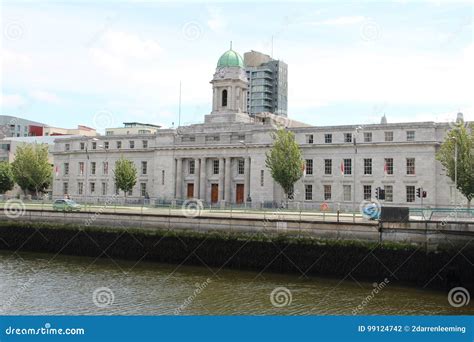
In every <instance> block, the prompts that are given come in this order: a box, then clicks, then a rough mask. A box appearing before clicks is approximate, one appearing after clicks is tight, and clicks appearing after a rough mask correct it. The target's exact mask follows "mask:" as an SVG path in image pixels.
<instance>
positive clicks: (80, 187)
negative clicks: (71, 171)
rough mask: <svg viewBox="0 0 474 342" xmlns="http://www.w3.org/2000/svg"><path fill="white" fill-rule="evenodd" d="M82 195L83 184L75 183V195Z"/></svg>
mask: <svg viewBox="0 0 474 342" xmlns="http://www.w3.org/2000/svg"><path fill="white" fill-rule="evenodd" d="M83 193H84V183H82V182H79V183H77V194H78V195H82V194H83Z"/></svg>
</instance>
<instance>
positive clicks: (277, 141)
mask: <svg viewBox="0 0 474 342" xmlns="http://www.w3.org/2000/svg"><path fill="white" fill-rule="evenodd" d="M272 138H273V146H272V149H271V150H270V151H269V152H267V153H266V160H265V165H266V166H267V168H269V169H270V172H271V175H272V177H273V179H274V180H275V181H276V182H277V183H278V184H280V185H281V187H282V188H283V192H284V193H285V197H286V200H287V201H288V197H289V195H290V194H291V193H292V191H293V186H294V184H295V183H296V182H297V181H298V180H299V179H300V178H301V177H302V176H303V159H302V158H301V149H300V147H299V145H298V144H297V143H296V141H295V135H294V133H293V132H290V131H287V130H285V129H284V128H280V129H278V130H277V131H276V132H273V133H272Z"/></svg>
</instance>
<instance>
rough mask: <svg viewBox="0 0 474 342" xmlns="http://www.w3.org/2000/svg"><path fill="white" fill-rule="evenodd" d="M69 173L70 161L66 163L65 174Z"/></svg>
mask: <svg viewBox="0 0 474 342" xmlns="http://www.w3.org/2000/svg"><path fill="white" fill-rule="evenodd" d="M68 174H69V163H64V175H65V176H67V175H68Z"/></svg>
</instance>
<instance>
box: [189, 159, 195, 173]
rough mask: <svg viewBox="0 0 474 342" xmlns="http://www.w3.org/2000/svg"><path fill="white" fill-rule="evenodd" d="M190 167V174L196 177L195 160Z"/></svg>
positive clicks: (190, 162)
mask: <svg viewBox="0 0 474 342" xmlns="http://www.w3.org/2000/svg"><path fill="white" fill-rule="evenodd" d="M188 166H189V174H190V175H194V172H195V171H196V162H195V161H194V159H192V160H190V161H189V164H188Z"/></svg>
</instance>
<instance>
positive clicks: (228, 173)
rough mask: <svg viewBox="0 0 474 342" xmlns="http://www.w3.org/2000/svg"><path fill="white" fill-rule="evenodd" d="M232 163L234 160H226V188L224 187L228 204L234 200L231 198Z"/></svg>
mask: <svg viewBox="0 0 474 342" xmlns="http://www.w3.org/2000/svg"><path fill="white" fill-rule="evenodd" d="M231 161H232V159H231V158H230V157H229V158H226V159H225V176H224V177H225V186H224V200H225V201H226V203H232V199H231V198H230V196H231V193H232V192H231V190H230V187H231V184H232V182H231Z"/></svg>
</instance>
